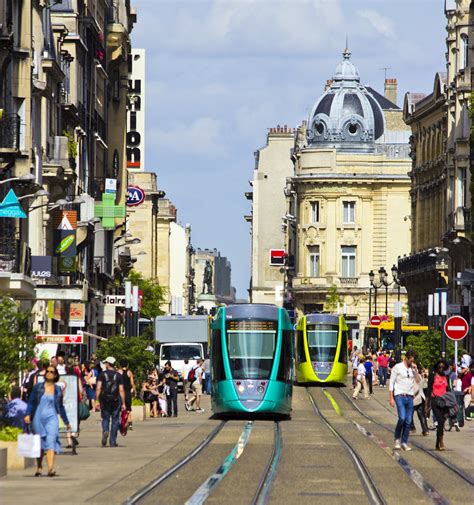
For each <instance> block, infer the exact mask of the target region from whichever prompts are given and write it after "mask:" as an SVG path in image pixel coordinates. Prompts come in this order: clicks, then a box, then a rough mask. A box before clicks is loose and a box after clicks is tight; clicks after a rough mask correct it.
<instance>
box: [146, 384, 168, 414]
mask: <svg viewBox="0 0 474 505" xmlns="http://www.w3.org/2000/svg"><path fill="white" fill-rule="evenodd" d="M163 380H164V379H163ZM158 394H159V389H158V385H157V384H156V380H155V378H154V376H153V375H149V376H148V379H147V380H146V381H145V382H144V383H143V385H142V398H143V401H144V402H145V403H149V404H150V417H158Z"/></svg>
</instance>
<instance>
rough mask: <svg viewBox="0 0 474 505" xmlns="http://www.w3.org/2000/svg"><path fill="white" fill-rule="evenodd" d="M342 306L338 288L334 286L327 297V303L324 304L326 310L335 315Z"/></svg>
mask: <svg viewBox="0 0 474 505" xmlns="http://www.w3.org/2000/svg"><path fill="white" fill-rule="evenodd" d="M340 304H341V297H340V296H339V293H338V292H337V286H336V285H335V284H333V285H332V286H331V287H330V288H329V291H328V294H327V295H326V301H325V302H324V310H325V311H326V312H330V313H332V314H334V313H335V312H336V311H337V309H338V307H339V305H340Z"/></svg>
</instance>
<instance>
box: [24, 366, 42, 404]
mask: <svg viewBox="0 0 474 505" xmlns="http://www.w3.org/2000/svg"><path fill="white" fill-rule="evenodd" d="M38 364H39V359H38V358H33V359H32V360H31V367H30V370H29V371H28V373H27V374H26V375H25V377H24V379H23V382H22V384H21V397H22V399H23V401H25V402H28V398H29V396H30V394H31V391H32V390H33V386H34V385H35V382H36V376H37V375H38V373H39V367H38Z"/></svg>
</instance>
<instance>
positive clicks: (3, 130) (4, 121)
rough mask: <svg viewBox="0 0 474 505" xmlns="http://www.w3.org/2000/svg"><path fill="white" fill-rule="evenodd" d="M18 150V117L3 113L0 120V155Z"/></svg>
mask: <svg viewBox="0 0 474 505" xmlns="http://www.w3.org/2000/svg"><path fill="white" fill-rule="evenodd" d="M19 150H20V116H19V115H18V114H7V113H4V114H3V116H2V118H1V119H0V153H2V154H4V153H9V152H11V153H16V152H18V151H19Z"/></svg>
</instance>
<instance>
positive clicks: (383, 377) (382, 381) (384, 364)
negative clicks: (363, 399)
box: [377, 351, 390, 388]
mask: <svg viewBox="0 0 474 505" xmlns="http://www.w3.org/2000/svg"><path fill="white" fill-rule="evenodd" d="M389 360H390V357H389V355H388V352H387V351H382V352H381V353H380V354H379V357H378V358H377V363H378V370H379V387H381V388H386V387H387V377H388V362H389Z"/></svg>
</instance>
